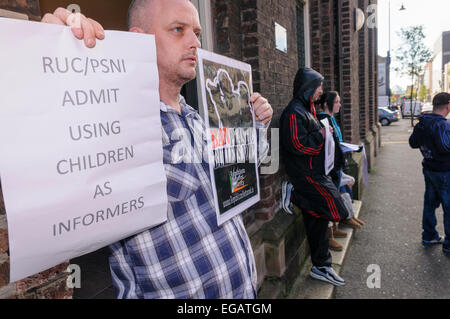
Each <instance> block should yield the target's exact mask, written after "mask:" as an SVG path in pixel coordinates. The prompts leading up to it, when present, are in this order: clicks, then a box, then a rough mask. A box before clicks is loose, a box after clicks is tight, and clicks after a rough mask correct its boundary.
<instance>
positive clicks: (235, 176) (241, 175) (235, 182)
mask: <svg viewBox="0 0 450 319" xmlns="http://www.w3.org/2000/svg"><path fill="white" fill-rule="evenodd" d="M245 178H246V176H245V169H236V170H232V171H231V172H230V185H231V193H232V194H234V193H236V192H238V191H240V190H242V189H244V188H246V187H247V186H248V184H245Z"/></svg>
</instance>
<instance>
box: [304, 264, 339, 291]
mask: <svg viewBox="0 0 450 319" xmlns="http://www.w3.org/2000/svg"><path fill="white" fill-rule="evenodd" d="M309 274H310V276H311V277H313V278H315V279H319V280H322V281H325V282H327V283H330V284H333V285H335V286H344V285H345V281H344V279H342V278H341V277H340V276H339V275H338V274H336V272H335V271H334V269H333V268H332V267H316V266H313V267H312V268H311V272H310V273H309Z"/></svg>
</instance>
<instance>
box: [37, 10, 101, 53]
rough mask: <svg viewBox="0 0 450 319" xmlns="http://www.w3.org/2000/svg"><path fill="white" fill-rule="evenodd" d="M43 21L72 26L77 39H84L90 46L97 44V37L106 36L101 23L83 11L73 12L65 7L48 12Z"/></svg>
mask: <svg viewBox="0 0 450 319" xmlns="http://www.w3.org/2000/svg"><path fill="white" fill-rule="evenodd" d="M42 22H45V23H51V24H59V25H67V26H70V27H71V28H72V33H73V34H74V36H75V37H76V38H77V39H80V40H81V39H83V40H84V43H85V44H86V46H87V47H88V48H93V47H94V46H95V42H96V39H99V40H103V39H104V38H105V30H104V29H103V27H102V26H101V24H100V23H98V22H97V21H95V20H92V19H91V18H86V17H85V16H84V15H83V14H81V13H72V12H70V11H69V10H67V9H64V8H58V9H56V10H55V12H53V14H51V13H46V14H45V15H44V17H43V18H42Z"/></svg>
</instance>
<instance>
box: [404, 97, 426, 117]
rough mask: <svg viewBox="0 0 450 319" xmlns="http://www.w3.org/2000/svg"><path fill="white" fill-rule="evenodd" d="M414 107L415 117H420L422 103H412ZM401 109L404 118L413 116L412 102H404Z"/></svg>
mask: <svg viewBox="0 0 450 319" xmlns="http://www.w3.org/2000/svg"><path fill="white" fill-rule="evenodd" d="M412 106H413V107H412V109H413V114H414V116H419V115H420V110H421V109H422V103H420V102H419V101H412ZM400 109H401V111H402V117H409V116H411V101H410V100H403V101H402V104H401V106H400Z"/></svg>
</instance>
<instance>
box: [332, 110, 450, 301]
mask: <svg viewBox="0 0 450 319" xmlns="http://www.w3.org/2000/svg"><path fill="white" fill-rule="evenodd" d="M381 132H382V145H383V146H382V148H381V152H380V153H379V154H378V156H377V158H376V162H375V168H374V169H373V170H372V172H371V174H370V175H369V189H368V190H366V191H365V192H364V195H363V198H362V202H363V206H362V210H361V214H360V218H361V219H362V220H364V221H365V222H366V225H365V226H363V227H362V228H361V230H358V231H356V233H355V234H354V238H353V240H352V242H351V244H350V247H349V251H348V254H347V256H346V259H345V261H344V264H343V268H342V271H341V276H342V277H343V278H344V279H345V281H346V285H345V286H344V287H337V289H336V293H335V298H336V299H346V298H362V299H371V298H389V299H390V298H426V299H439V298H450V256H447V255H445V254H444V253H443V252H442V245H435V246H432V247H426V248H425V247H423V246H422V244H421V232H422V228H421V220H422V207H423V196H424V189H425V186H424V180H423V175H422V166H421V161H422V156H421V154H420V151H419V150H417V149H416V150H413V149H411V148H410V147H409V145H408V138H409V135H410V134H411V132H412V128H411V124H410V119H401V120H400V121H399V122H397V123H393V124H391V125H390V126H384V127H382V128H381ZM437 217H438V231H439V233H440V235H441V236H443V235H444V232H443V211H442V208H441V207H439V209H438V210H437ZM371 265H372V266H371ZM373 265H375V266H373ZM378 266H379V268H378ZM377 269H378V270H380V276H379V280H380V281H379V285H377V284H376V283H377V281H376V275H377V273H376V270H377ZM374 283H375V284H374ZM378 287H379V288H378Z"/></svg>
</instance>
